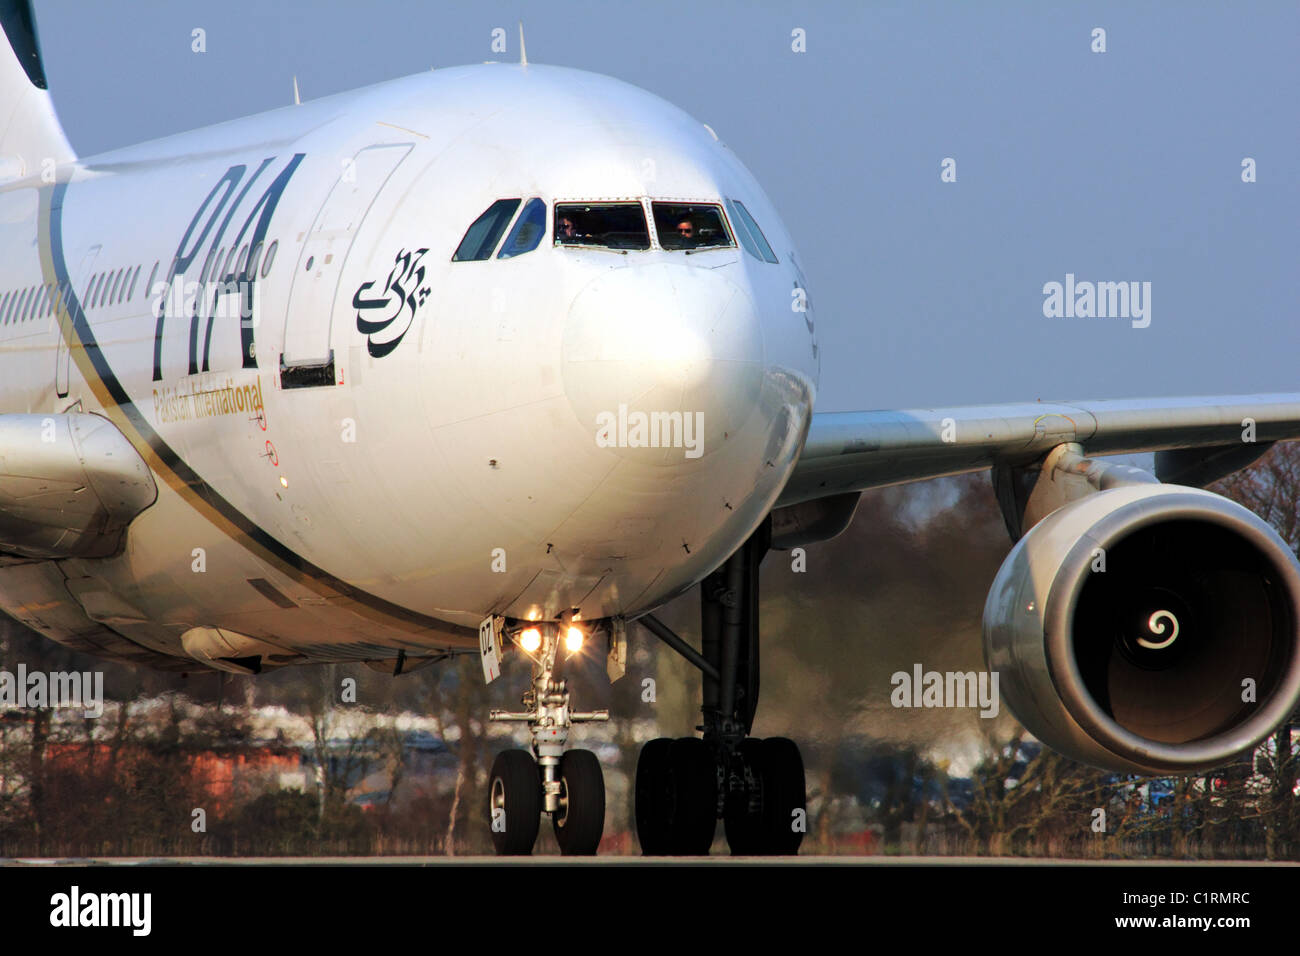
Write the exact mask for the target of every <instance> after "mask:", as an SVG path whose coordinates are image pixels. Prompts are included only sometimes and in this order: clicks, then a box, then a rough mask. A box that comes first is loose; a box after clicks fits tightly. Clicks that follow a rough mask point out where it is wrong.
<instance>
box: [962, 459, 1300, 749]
mask: <svg viewBox="0 0 1300 956" xmlns="http://www.w3.org/2000/svg"><path fill="white" fill-rule="evenodd" d="M1298 625H1300V564H1298V563H1297V561H1296V558H1295V555H1293V554H1292V553H1291V551H1290V549H1289V548H1288V547H1287V546H1286V544H1285V543H1284V542H1283V541H1282V539H1281V538H1280V537H1278V535H1277V534H1276V533H1275V532H1274V531H1273V529H1272V528H1270V527H1269V526H1268V525H1267V524H1265V523H1264V522H1263V521H1262V520H1261V519H1260V518H1259V517H1257V516H1256V515H1254V514H1252V513H1251V512H1250V511H1248V510H1246V509H1245V508H1243V507H1241V506H1240V505H1238V504H1236V503H1234V502H1232V501H1229V500H1228V499H1226V498H1224V497H1222V496H1220V495H1216V494H1213V493H1211V492H1208V491H1202V490H1200V489H1196V488H1185V487H1181V486H1177V485H1154V484H1138V485H1127V486H1123V487H1119V488H1113V489H1111V490H1108V491H1099V492H1096V493H1093V494H1089V495H1086V496H1085V497H1083V498H1080V499H1079V500H1077V501H1073V502H1071V503H1069V504H1067V505H1065V506H1063V507H1061V508H1059V509H1057V510H1056V511H1053V512H1052V513H1051V514H1049V515H1047V516H1046V517H1045V518H1043V519H1042V520H1041V521H1039V522H1038V523H1037V524H1035V525H1034V526H1033V527H1032V528H1031V529H1030V530H1029V532H1028V533H1027V534H1026V535H1025V536H1024V537H1023V538H1021V540H1020V541H1019V542H1018V543H1017V544H1016V546H1015V547H1014V548H1013V549H1012V551H1011V553H1010V554H1009V555H1008V556H1007V559H1006V561H1005V562H1003V564H1002V567H1001V569H1000V570H999V571H998V574H997V577H996V578H995V579H994V582H993V587H992V588H991V589H990V591H989V596H988V600H987V602H986V604H985V606H984V650H985V656H986V658H987V661H988V665H989V667H990V668H992V669H994V670H996V671H998V672H999V678H998V679H999V685H1000V689H1001V694H1002V697H1003V699H1004V700H1005V702H1006V703H1007V705H1008V706H1009V707H1010V708H1011V710H1012V712H1013V713H1014V714H1015V715H1016V717H1017V718H1018V719H1019V720H1020V722H1021V723H1023V724H1024V726H1025V727H1026V729H1028V730H1029V731H1030V732H1031V733H1033V734H1034V735H1035V736H1036V737H1038V738H1039V739H1040V740H1042V741H1043V742H1044V743H1045V744H1047V745H1048V746H1050V747H1052V748H1053V749H1055V750H1057V751H1059V752H1060V753H1062V754H1065V755H1066V756H1068V757H1071V758H1073V759H1075V760H1080V761H1082V762H1084V763H1088V764H1091V765H1093V766H1096V767H1103V768H1106V769H1109V770H1116V771H1123V772H1128V773H1192V772H1195V771H1201V770H1206V769H1209V768H1211V767H1214V766H1218V765H1221V764H1223V763H1224V762H1226V761H1228V760H1230V759H1231V758H1232V757H1233V756H1234V755H1236V754H1239V753H1241V752H1243V751H1245V750H1247V749H1249V748H1251V747H1253V746H1254V745H1255V744H1257V743H1258V742H1259V741H1260V740H1262V739H1263V738H1264V737H1265V736H1267V735H1268V734H1269V733H1270V732H1271V731H1272V730H1274V729H1275V728H1276V727H1277V726H1278V724H1280V723H1281V722H1282V721H1283V720H1285V719H1286V718H1287V717H1288V716H1290V715H1291V714H1292V713H1293V712H1294V711H1295V709H1296V705H1297V701H1298V700H1300V634H1298V632H1297V627H1298Z"/></svg>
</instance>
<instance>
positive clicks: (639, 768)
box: [636, 737, 673, 856]
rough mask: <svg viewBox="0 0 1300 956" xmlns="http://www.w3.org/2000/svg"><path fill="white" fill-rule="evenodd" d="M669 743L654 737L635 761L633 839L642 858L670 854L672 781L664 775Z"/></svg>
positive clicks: (666, 772)
mask: <svg viewBox="0 0 1300 956" xmlns="http://www.w3.org/2000/svg"><path fill="white" fill-rule="evenodd" d="M672 746H673V742H672V740H670V739H669V738H667V737H658V738H656V739H654V740H651V741H649V742H648V743H647V744H646V745H645V746H644V747H642V748H641V755H640V756H639V757H638V758H637V761H636V836H637V840H638V841H640V843H641V852H642V853H643V854H645V855H646V856H666V855H667V854H668V853H671V852H672V850H671V847H672V837H671V819H670V817H671V815H672V805H673V795H672V778H671V777H670V776H669V773H668V763H669V753H670V752H671V750H672Z"/></svg>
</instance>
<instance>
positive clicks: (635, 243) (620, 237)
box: [555, 202, 650, 249]
mask: <svg viewBox="0 0 1300 956" xmlns="http://www.w3.org/2000/svg"><path fill="white" fill-rule="evenodd" d="M555 244H556V245H557V246H597V247H601V248H605V249H649V248H650V230H649V229H648V228H647V226H646V221H645V210H644V209H642V208H641V204H640V203H639V202H604V203H556V204H555Z"/></svg>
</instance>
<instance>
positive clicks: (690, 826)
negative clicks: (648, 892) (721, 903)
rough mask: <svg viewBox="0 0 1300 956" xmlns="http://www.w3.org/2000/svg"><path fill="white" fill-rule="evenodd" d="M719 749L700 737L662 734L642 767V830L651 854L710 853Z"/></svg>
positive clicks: (650, 747)
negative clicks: (716, 749)
mask: <svg viewBox="0 0 1300 956" xmlns="http://www.w3.org/2000/svg"><path fill="white" fill-rule="evenodd" d="M717 795H718V776H717V769H716V764H715V763H714V760H713V751H712V750H711V749H710V748H709V745H708V744H706V743H705V742H704V741H703V740H700V739H699V738H698V737H681V738H679V739H677V740H669V739H667V738H666V737H660V738H658V739H657V740H652V741H650V742H649V743H647V744H646V745H645V746H644V747H643V748H642V749H641V756H640V759H638V761H637V768H636V832H637V838H638V839H639V840H640V842H641V852H642V853H644V854H645V855H646V856H661V855H670V856H705V855H707V854H708V852H709V847H711V846H712V845H713V833H714V830H715V829H716V828H717V824H718V819H717V814H718V805H717V799H718V796H717Z"/></svg>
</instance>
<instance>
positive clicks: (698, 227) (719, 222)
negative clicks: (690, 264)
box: [651, 202, 736, 249]
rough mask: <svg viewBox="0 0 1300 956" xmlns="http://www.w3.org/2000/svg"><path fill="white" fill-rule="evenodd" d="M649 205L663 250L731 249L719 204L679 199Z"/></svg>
mask: <svg viewBox="0 0 1300 956" xmlns="http://www.w3.org/2000/svg"><path fill="white" fill-rule="evenodd" d="M651 206H652V208H653V209H654V214H655V232H657V233H658V234H659V245H661V246H663V247H664V248H665V249H709V248H719V247H727V248H735V245H736V244H735V243H734V242H732V241H731V236H730V234H728V232H727V224H726V222H725V221H724V220H723V218H722V209H721V207H719V206H716V205H713V204H711V203H681V202H657V203H652V204H651Z"/></svg>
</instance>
